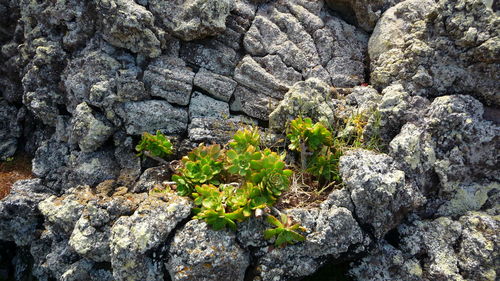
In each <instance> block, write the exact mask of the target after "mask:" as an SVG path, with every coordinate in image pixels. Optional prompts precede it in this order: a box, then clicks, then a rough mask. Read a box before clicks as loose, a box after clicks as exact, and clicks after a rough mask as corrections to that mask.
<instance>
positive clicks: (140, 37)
mask: <svg viewBox="0 0 500 281" xmlns="http://www.w3.org/2000/svg"><path fill="white" fill-rule="evenodd" d="M96 7H97V12H98V15H99V20H100V21H101V32H102V34H103V38H104V39H105V40H106V41H108V42H109V43H110V44H112V45H114V46H116V47H119V48H126V49H129V50H130V51H132V52H134V53H141V54H144V55H146V56H148V57H153V58H154V57H157V56H159V55H160V53H161V50H160V40H159V39H158V38H159V37H160V36H159V35H160V34H161V33H160V32H159V31H158V30H157V28H156V27H155V25H154V17H153V14H151V12H150V11H148V10H147V9H146V8H145V7H143V6H141V5H139V4H136V3H135V1H133V0H111V1H97V3H96Z"/></svg>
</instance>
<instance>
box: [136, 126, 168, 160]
mask: <svg viewBox="0 0 500 281" xmlns="http://www.w3.org/2000/svg"><path fill="white" fill-rule="evenodd" d="M135 149H136V150H137V151H138V152H139V155H142V154H146V156H150V157H152V158H155V157H158V158H161V159H165V158H167V157H168V156H169V155H170V154H172V153H173V146H172V143H171V142H170V140H169V139H168V138H167V137H166V136H165V135H163V134H162V133H161V132H160V130H158V131H156V135H152V134H150V133H143V134H142V138H141V141H140V142H139V144H138V145H137V146H136V147H135Z"/></svg>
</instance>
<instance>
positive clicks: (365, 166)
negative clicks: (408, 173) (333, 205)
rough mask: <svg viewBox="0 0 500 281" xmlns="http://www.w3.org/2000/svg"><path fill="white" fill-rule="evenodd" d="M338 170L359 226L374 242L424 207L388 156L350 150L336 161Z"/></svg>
mask: <svg viewBox="0 0 500 281" xmlns="http://www.w3.org/2000/svg"><path fill="white" fill-rule="evenodd" d="M339 166H340V173H341V175H342V180H343V182H344V183H345V185H346V187H347V190H349V192H350V196H351V200H352V203H353V204H354V212H355V214H356V217H357V218H358V220H359V223H360V224H362V225H368V226H369V227H370V231H371V232H372V233H373V234H374V236H375V238H376V239H380V238H382V237H383V236H384V235H385V234H386V233H387V232H388V231H389V230H391V229H392V228H394V227H396V226H397V225H398V224H399V223H400V222H401V220H402V219H403V218H404V216H405V215H406V214H407V213H408V211H411V210H414V209H416V208H417V207H419V206H421V205H422V204H423V203H424V198H423V196H422V194H421V193H420V191H419V190H418V189H417V188H416V187H415V186H414V185H412V184H411V182H407V181H406V179H405V173H404V172H403V171H401V170H399V169H397V165H396V163H395V162H394V159H392V158H391V157H390V156H388V155H385V154H376V153H374V152H370V151H367V150H354V151H351V152H348V153H347V154H345V155H344V156H342V157H340V164H339Z"/></svg>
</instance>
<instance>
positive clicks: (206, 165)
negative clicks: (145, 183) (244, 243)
mask: <svg viewBox="0 0 500 281" xmlns="http://www.w3.org/2000/svg"><path fill="white" fill-rule="evenodd" d="M284 157H285V155H279V154H278V153H276V152H273V151H271V150H270V149H267V148H266V149H261V147H260V135H259V133H258V131H257V129H252V130H249V129H244V130H240V131H238V132H237V133H236V134H235V135H234V137H233V139H232V140H231V141H230V142H229V143H228V149H227V150H225V149H221V147H220V146H219V145H211V146H205V145H203V144H202V145H200V146H199V147H197V148H196V149H194V150H193V151H192V152H190V153H189V154H188V155H187V156H185V157H184V158H182V167H180V168H179V169H178V170H177V173H176V175H174V176H172V180H174V181H175V182H176V183H177V191H178V193H179V194H180V195H182V196H190V197H191V198H193V200H194V204H195V205H196V208H194V209H193V211H194V213H195V217H194V218H197V219H201V220H204V221H205V222H206V223H208V224H209V225H211V226H212V227H213V228H214V229H223V228H226V227H228V228H231V229H236V223H237V222H242V221H244V220H246V219H248V218H249V217H251V216H252V214H253V213H254V211H255V210H257V209H264V208H266V207H271V206H272V205H273V204H274V203H275V202H276V200H277V199H278V197H279V196H280V195H281V194H282V192H283V191H285V190H286V189H287V188H288V186H289V184H290V179H289V178H290V176H291V175H292V173H293V172H292V171H291V170H288V169H286V168H285V166H286V165H285V162H284Z"/></svg>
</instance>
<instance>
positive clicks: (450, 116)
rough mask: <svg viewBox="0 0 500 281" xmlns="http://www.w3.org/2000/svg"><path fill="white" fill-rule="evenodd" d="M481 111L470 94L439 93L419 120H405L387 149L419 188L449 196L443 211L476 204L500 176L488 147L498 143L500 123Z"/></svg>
mask: <svg viewBox="0 0 500 281" xmlns="http://www.w3.org/2000/svg"><path fill="white" fill-rule="evenodd" d="M483 112H484V109H483V106H482V104H481V103H479V102H478V101H477V100H475V99H474V98H472V97H470V96H444V97H439V98H436V99H435V100H434V102H433V103H432V104H431V105H430V106H429V108H428V111H427V112H426V113H425V115H424V116H423V117H422V120H421V121H420V123H416V124H412V123H408V124H406V125H405V126H403V128H402V130H401V133H400V134H399V135H398V136H396V137H395V138H394V140H393V141H392V142H391V143H390V154H391V155H393V157H394V158H395V159H397V160H398V161H399V162H400V163H401V164H402V168H403V170H404V171H405V172H406V174H407V175H408V176H409V177H411V178H413V180H414V181H415V182H416V183H417V184H418V186H419V188H420V189H421V190H422V191H424V192H426V193H431V194H432V193H436V192H437V193H438V197H439V198H441V199H443V200H446V201H449V202H448V203H446V204H445V205H444V206H443V207H442V208H440V210H439V211H440V212H441V213H442V214H447V215H448V214H464V212H465V211H467V208H471V209H470V210H477V208H478V207H479V206H480V205H482V203H484V202H485V196H486V194H487V192H488V191H489V190H490V189H492V188H493V189H494V187H491V186H490V184H491V183H495V182H496V183H498V181H499V180H500V179H499V178H498V172H497V168H496V167H497V166H498V163H497V162H498V159H497V158H496V156H494V153H493V154H492V153H491V151H496V150H498V149H499V147H498V136H499V135H500V131H499V130H500V127H499V126H498V125H496V124H494V123H492V122H490V121H486V120H484V119H483ZM474 194H475V195H474ZM450 200H451V201H450ZM434 211H435V210H434Z"/></svg>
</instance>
